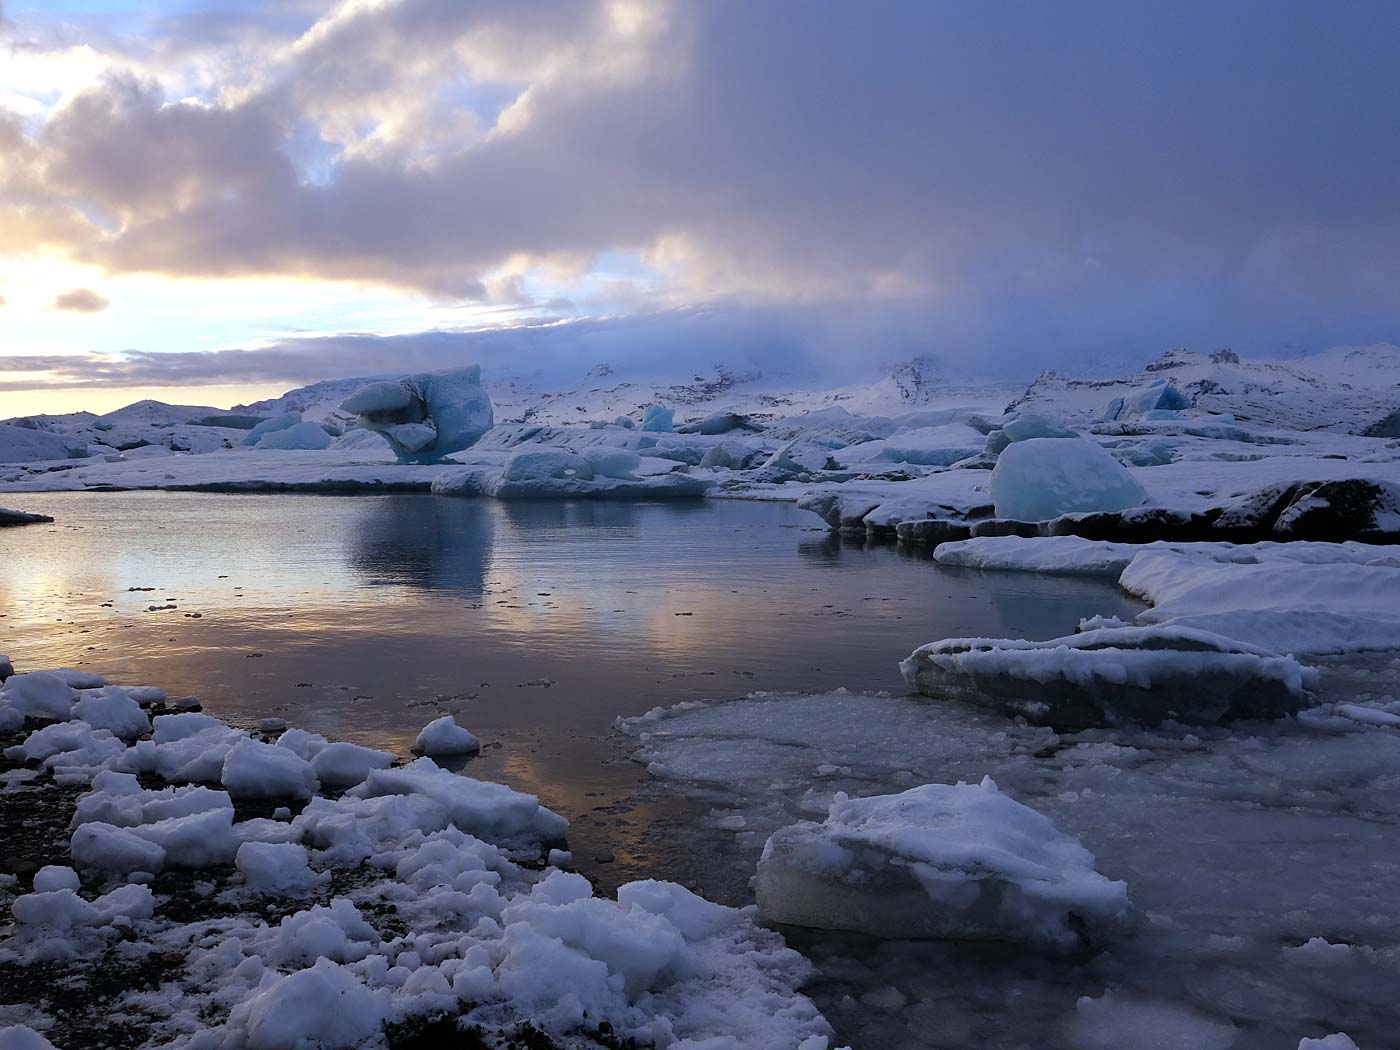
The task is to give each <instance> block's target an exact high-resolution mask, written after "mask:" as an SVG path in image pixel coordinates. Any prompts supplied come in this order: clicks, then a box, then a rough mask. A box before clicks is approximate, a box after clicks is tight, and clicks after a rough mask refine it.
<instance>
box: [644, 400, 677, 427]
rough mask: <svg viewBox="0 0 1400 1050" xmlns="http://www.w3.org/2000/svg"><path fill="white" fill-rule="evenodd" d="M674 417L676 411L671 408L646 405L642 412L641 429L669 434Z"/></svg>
mask: <svg viewBox="0 0 1400 1050" xmlns="http://www.w3.org/2000/svg"><path fill="white" fill-rule="evenodd" d="M675 417H676V411H675V409H673V408H665V407H663V406H661V405H648V406H647V409H646V411H645V412H643V413H642V429H643V430H644V431H649V432H651V433H655V434H669V433H670V432H671V429H672V422H673V421H674V419H675Z"/></svg>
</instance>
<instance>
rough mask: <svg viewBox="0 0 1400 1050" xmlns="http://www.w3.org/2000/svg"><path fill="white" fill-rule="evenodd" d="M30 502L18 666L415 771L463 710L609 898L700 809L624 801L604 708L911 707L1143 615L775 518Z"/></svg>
mask: <svg viewBox="0 0 1400 1050" xmlns="http://www.w3.org/2000/svg"><path fill="white" fill-rule="evenodd" d="M11 502H14V499H13V498H12V499H11ZM18 505H21V506H22V507H23V508H24V509H26V510H35V511H43V512H45V513H49V514H52V515H53V516H54V518H55V519H56V522H55V524H53V525H43V526H29V527H25V528H14V529H0V652H8V653H9V655H10V656H11V657H12V659H13V660H14V662H15V665H16V667H17V668H19V669H21V670H23V669H25V668H30V667H38V666H57V665H67V666H73V667H83V668H89V669H91V670H94V671H97V672H99V673H101V674H104V675H107V676H108V677H110V678H111V679H112V680H114V681H118V682H123V683H127V684H138V683H139V684H153V685H162V686H164V687H165V688H166V689H167V690H169V691H170V693H171V695H179V694H184V693H193V694H195V695H197V696H198V697H199V698H200V699H201V700H202V701H203V703H204V705H205V709H206V710H208V711H210V712H212V713H214V714H216V715H218V716H219V717H221V718H224V719H226V720H228V721H231V722H237V723H250V722H252V721H255V720H256V719H259V718H263V717H268V716H279V717H282V718H285V719H287V721H289V722H291V723H293V724H295V725H299V726H302V727H304V728H307V729H310V730H313V731H315V732H318V733H323V734H325V735H326V736H328V737H331V738H334V739H346V740H353V741H356V742H358V743H363V744H368V745H372V746H376V747H382V748H386V749H388V750H392V751H396V752H398V753H400V754H404V755H406V754H407V753H408V749H409V747H410V745H411V744H412V741H413V738H414V736H415V735H416V733H417V731H418V729H419V728H420V727H421V726H422V725H423V724H424V723H425V722H427V721H428V720H429V719H431V718H434V717H437V716H438V715H439V714H441V713H445V712H451V713H453V714H455V715H457V716H458V720H459V721H460V722H461V723H462V724H464V725H466V726H468V727H469V728H470V729H471V730H472V731H473V732H475V733H477V734H478V735H479V736H480V737H481V738H482V739H483V741H485V742H486V743H487V747H486V750H485V752H484V753H483V755H482V756H481V757H480V758H478V759H475V760H473V762H472V763H471V764H470V766H469V771H470V772H471V773H472V774H473V775H478V776H482V777H486V778H490V779H501V780H504V781H506V782H508V783H510V784H512V785H514V786H516V787H518V788H521V789H522V790H527V791H530V792H533V793H535V794H537V795H539V796H540V797H541V798H542V800H543V801H544V802H545V803H546V804H548V805H549V806H551V807H552V808H554V809H556V810H558V811H559V812H561V813H563V814H564V815H565V816H567V817H568V818H569V819H570V822H571V824H572V827H571V831H570V843H571V845H572V846H573V848H574V851H575V855H576V857H577V858H578V860H579V862H580V867H581V868H583V870H585V871H586V872H587V873H588V874H590V875H592V876H594V877H595V878H597V879H598V880H599V881H600V882H601V883H602V884H603V885H605V886H609V885H612V884H614V883H616V882H617V881H621V880H625V879H628V878H631V877H635V876H637V875H638V874H642V873H645V874H649V875H659V876H663V877H673V878H680V879H682V881H688V880H687V874H688V872H690V871H693V869H691V868H688V866H687V862H686V858H685V856H684V852H685V851H684V847H682V846H676V847H675V848H674V849H673V850H671V851H668V850H667V849H666V848H665V845H664V843H665V841H666V836H665V834H664V827H665V826H666V825H667V824H668V823H669V822H672V821H676V820H684V819H688V817H689V816H691V815H688V814H685V813H683V812H679V811H668V810H664V809H658V808H657V804H655V803H650V802H647V803H638V802H636V801H635V799H633V795H634V792H635V790H636V788H637V786H638V784H639V783H640V781H641V779H642V778H644V777H645V775H646V774H645V772H644V771H643V770H641V768H640V767H638V766H637V765H635V764H634V763H632V762H630V761H629V760H628V759H627V757H626V754H625V753H624V752H623V751H622V750H621V745H620V743H619V742H618V741H617V740H616V739H615V738H613V737H612V735H611V726H612V723H613V720H614V719H615V718H617V717H618V716H619V715H633V714H639V713H641V712H643V711H646V710H648V709H649V708H651V707H654V706H656V705H658V704H660V705H670V704H674V703H677V702H679V701H682V700H694V699H710V698H727V697H735V696H742V695H743V694H745V693H747V692H750V691H752V690H755V689H792V690H813V691H821V690H829V689H833V688H836V687H838V686H846V687H848V688H850V689H858V690H877V689H886V690H891V691H897V692H901V693H902V692H905V691H906V690H905V686H904V684H903V682H902V680H901V679H900V677H899V673H898V669H897V667H896V664H897V662H898V660H900V659H901V658H902V657H904V656H906V655H908V653H909V652H910V651H911V650H912V649H913V648H914V647H915V646H917V645H920V644H922V643H924V642H927V641H931V640H934V639H937V638H944V637H949V636H958V635H996V636H1000V635H1018V636H1023V637H1032V638H1047V637H1053V636H1055V635H1058V634H1064V633H1068V632H1070V631H1072V630H1073V628H1074V625H1075V623H1076V621H1077V620H1078V619H1079V618H1080V617H1082V616H1085V615H1088V614H1090V613H1096V612H1097V613H1105V614H1115V613H1116V614H1122V615H1131V614H1132V613H1133V612H1135V611H1136V610H1137V609H1138V608H1140V606H1137V605H1136V604H1135V603H1133V602H1131V601H1129V600H1128V599H1126V598H1124V597H1123V596H1122V595H1121V594H1120V593H1119V592H1118V590H1117V588H1116V587H1115V586H1113V585H1111V584H1109V583H1105V582H1103V581H1097V580H1075V579H1066V578H1044V577H1034V576H1029V575H1024V574H996V573H990V574H983V573H978V572H974V571H968V570H955V569H945V568H942V567H939V566H938V565H936V564H935V563H933V562H931V561H928V560H926V559H923V558H916V557H910V556H907V555H905V554H901V553H900V552H898V551H897V550H896V549H895V548H894V547H891V546H877V547H864V546H859V545H851V544H849V543H847V544H843V543H841V542H840V541H838V540H835V539H833V538H831V537H829V536H828V535H827V533H826V531H825V530H824V529H823V528H821V527H820V524H819V523H818V522H817V520H816V518H815V517H813V516H812V515H810V514H807V513H805V512H802V511H799V510H797V509H796V508H795V507H793V506H792V505H790V504H758V503H743V502H731V501H707V502H693V503H690V502H688V503H684V504H680V503H671V504H606V503H558V502H540V503H525V502H518V503H497V502H494V501H486V500H479V501H478V500H456V499H443V498H436V497H432V496H427V495H387V496H351V497H335V496H302V495H280V494H279V495H215V494H200V493H52V494H48V493H46V494H36V495H26V496H24V497H23V499H22V500H21V501H20V502H19V504H18ZM911 702H917V701H911ZM667 805H668V806H675V807H681V806H683V805H684V804H683V803H681V802H675V803H668V804H667ZM658 828H660V829H663V833H662V834H660V835H658V834H656V832H657V830H658ZM658 843H661V844H660V845H659V844H658ZM608 854H612V855H613V857H614V859H612V860H610V861H602V862H600V861H599V860H598V859H597V858H598V857H600V856H602V857H606V856H607V855H608ZM702 888H703V887H702Z"/></svg>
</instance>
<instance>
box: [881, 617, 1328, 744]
mask: <svg viewBox="0 0 1400 1050" xmlns="http://www.w3.org/2000/svg"><path fill="white" fill-rule="evenodd" d="M899 668H900V671H901V672H902V673H903V675H904V679H905V681H907V682H908V683H909V684H910V685H911V686H913V687H914V688H915V689H917V690H919V692H921V693H923V694H924V695H926V696H931V697H934V698H935V699H940V700H945V699H948V700H963V701H967V702H969V703H973V704H979V705H981V706H984V707H991V708H994V709H996V710H999V711H1002V712H1004V713H1006V714H1008V715H1018V716H1021V717H1023V718H1025V719H1026V720H1027V721H1028V722H1032V723H1034V724H1036V725H1049V726H1055V727H1057V728H1085V727H1091V726H1100V725H1128V724H1140V725H1158V724H1160V723H1162V722H1164V721H1167V720H1168V719H1170V720H1173V721H1177V722H1187V723H1196V724H1206V725H1209V724H1213V723H1216V722H1221V721H1226V720H1230V719H1238V718H1277V717H1280V716H1282V715H1289V714H1294V713H1296V712H1298V711H1299V710H1301V709H1302V707H1303V706H1304V705H1305V704H1306V703H1307V702H1308V700H1309V695H1310V690H1312V689H1315V688H1316V684H1317V673H1316V671H1314V670H1313V669H1311V668H1308V667H1304V666H1303V665H1301V664H1299V663H1298V661H1296V660H1294V659H1293V658H1292V657H1291V656H1281V655H1279V654H1278V653H1275V652H1272V651H1270V650H1268V649H1262V648H1259V647H1257V646H1253V645H1248V644H1246V643H1244V642H1237V641H1235V640H1233V639H1230V638H1226V637H1223V636H1221V635H1218V634H1212V633H1210V632H1208V631H1201V630H1195V629H1192V628H1188V627H1130V626H1127V625H1123V624H1117V625H1115V626H1105V627H1100V628H1098V629H1096V630H1088V631H1084V632H1083V633H1080V634H1075V635H1071V636H1069V637H1066V638H1054V639H1051V640H1050V641H1045V642H1030V641H1025V640H1023V639H1019V638H948V639H945V640H943V641H940V642H932V643H930V644H929V645H924V646H920V647H919V648H918V649H915V650H914V652H913V653H912V654H911V655H910V656H909V657H908V658H907V659H905V660H904V661H902V662H901V663H900V665H899Z"/></svg>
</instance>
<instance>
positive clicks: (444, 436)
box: [340, 365, 495, 463]
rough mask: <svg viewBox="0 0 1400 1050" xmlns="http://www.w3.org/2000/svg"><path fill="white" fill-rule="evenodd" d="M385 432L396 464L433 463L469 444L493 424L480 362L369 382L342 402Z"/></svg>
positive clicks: (368, 425) (371, 426)
mask: <svg viewBox="0 0 1400 1050" xmlns="http://www.w3.org/2000/svg"><path fill="white" fill-rule="evenodd" d="M340 407H341V409H343V410H344V411H346V412H353V413H355V415H357V416H358V417H359V425H360V426H362V427H364V428H365V429H367V430H373V431H375V432H377V433H380V434H383V435H384V437H385V438H386V439H387V440H388V442H389V444H390V446H391V447H392V448H393V450H394V454H395V455H396V456H397V457H398V460H399V462H400V463H436V462H439V461H440V460H442V459H443V458H444V457H445V456H448V455H451V454H452V453H453V452H461V451H462V450H463V449H467V448H470V447H471V446H472V445H474V444H476V442H477V441H479V440H480V439H481V436H482V435H483V434H485V433H486V432H487V431H488V430H490V429H491V427H492V426H493V425H494V423H495V416H494V414H493V412H492V409H491V399H490V397H488V396H487V394H486V391H485V389H484V388H483V387H482V385H481V366H480V365H470V366H468V367H466V368H457V369H452V370H449V371H445V372H420V373H418V374H416V375H411V376H405V377H403V378H402V379H390V380H381V381H379V382H375V383H369V384H367V385H365V386H362V387H361V388H360V389H359V390H357V391H355V392H354V393H353V394H351V395H350V396H349V397H347V398H346V399H345V400H344V401H342V402H341V403H340Z"/></svg>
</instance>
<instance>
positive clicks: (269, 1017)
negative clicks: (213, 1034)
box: [227, 959, 389, 1050]
mask: <svg viewBox="0 0 1400 1050" xmlns="http://www.w3.org/2000/svg"><path fill="white" fill-rule="evenodd" d="M388 1013H389V992H388V991H387V989H379V990H377V991H371V990H370V989H369V988H366V987H365V985H364V983H363V982H362V981H360V980H359V979H358V978H357V977H356V976H355V975H354V974H353V973H351V972H350V971H349V970H347V969H345V968H344V967H343V966H340V965H339V964H337V963H334V962H331V961H330V960H329V959H318V960H316V962H315V963H314V964H313V965H312V966H310V967H309V968H307V969H305V970H298V971H296V972H295V973H290V974H287V975H286V976H283V977H279V978H277V979H276V980H273V981H271V982H270V983H269V984H268V986H267V987H266V988H264V989H262V990H260V991H259V992H258V993H257V994H256V995H253V996H251V997H250V998H249V999H248V1000H246V1001H245V1002H242V1003H240V1004H239V1005H238V1006H236V1007H234V1009H233V1012H232V1014H231V1015H230V1016H229V1021H228V1029H227V1034H228V1036H229V1038H230V1041H231V1045H233V1046H243V1047H247V1048H248V1050H288V1048H291V1050H338V1048H340V1047H347V1046H360V1045H364V1044H366V1043H372V1042H374V1041H375V1039H376V1038H377V1037H378V1034H379V1029H380V1025H381V1024H382V1023H383V1022H384V1020H385V1018H386V1017H387V1016H388Z"/></svg>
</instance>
